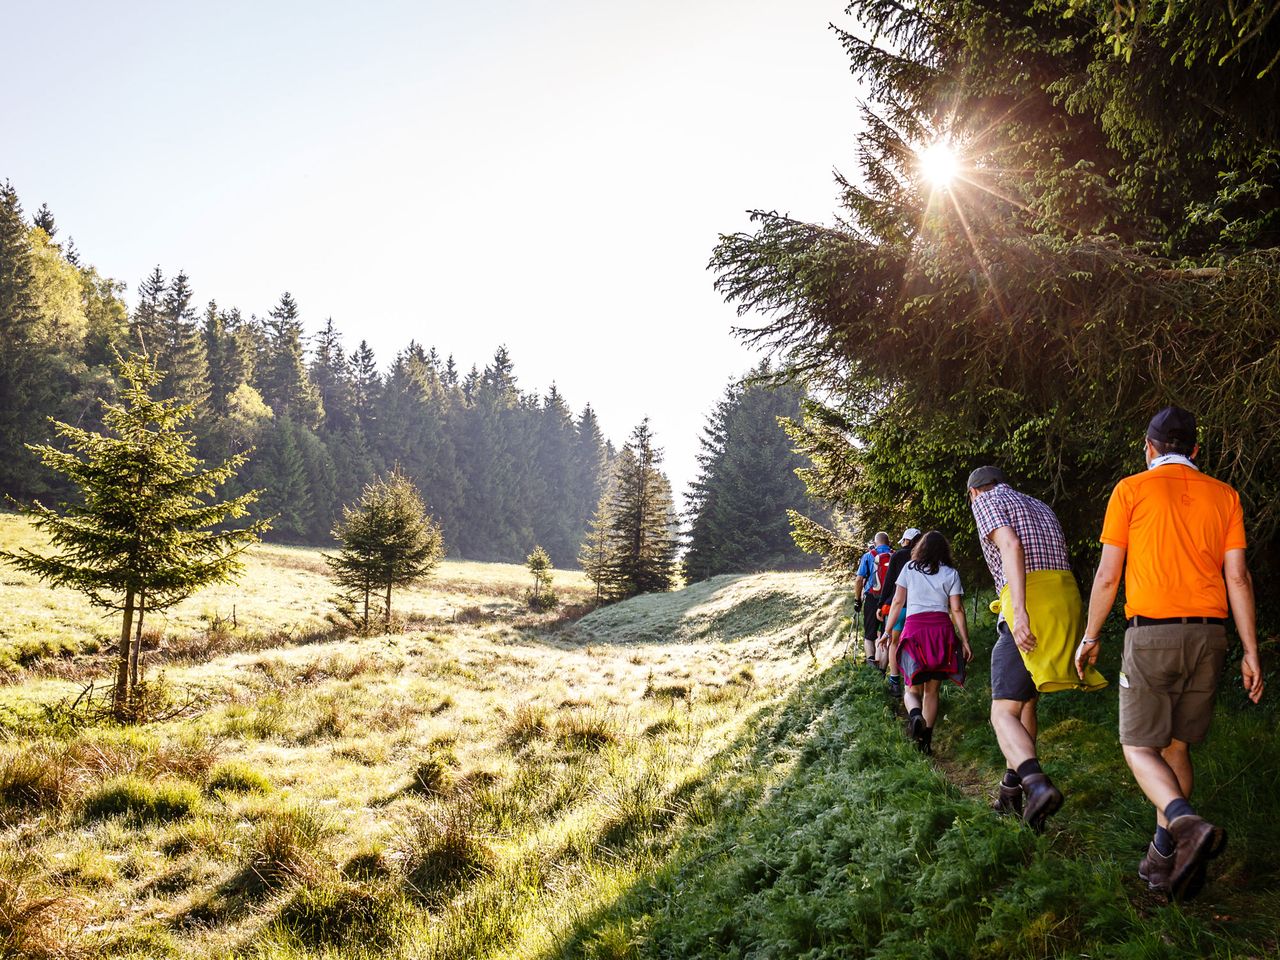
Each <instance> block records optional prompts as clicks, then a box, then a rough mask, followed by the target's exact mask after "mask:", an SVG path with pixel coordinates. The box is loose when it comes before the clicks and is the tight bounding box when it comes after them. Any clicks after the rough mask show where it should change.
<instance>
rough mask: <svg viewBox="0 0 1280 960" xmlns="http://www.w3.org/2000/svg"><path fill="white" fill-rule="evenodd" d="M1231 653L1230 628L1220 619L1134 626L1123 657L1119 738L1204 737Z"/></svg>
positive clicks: (1132, 741) (1133, 743)
mask: <svg viewBox="0 0 1280 960" xmlns="http://www.w3.org/2000/svg"><path fill="white" fill-rule="evenodd" d="M1226 658H1227V630H1226V628H1225V627H1223V626H1221V625H1219V624H1216V623H1170V624H1156V625H1154V626H1146V627H1130V628H1129V629H1127V630H1126V631H1125V632H1124V656H1123V658H1122V659H1121V661H1120V742H1121V743H1122V744H1125V745H1126V746H1130V747H1167V746H1168V745H1169V741H1170V740H1171V739H1172V740H1181V741H1183V742H1184V743H1200V742H1201V741H1203V740H1204V738H1205V734H1206V733H1208V731H1209V721H1210V720H1212V719H1213V701H1214V698H1215V696H1216V695H1217V691H1218V681H1219V680H1220V679H1221V677H1222V665H1223V662H1224V661H1225V660H1226Z"/></svg>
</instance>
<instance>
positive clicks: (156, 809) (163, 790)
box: [84, 774, 203, 823]
mask: <svg viewBox="0 0 1280 960" xmlns="http://www.w3.org/2000/svg"><path fill="white" fill-rule="evenodd" d="M202 800H203V798H202V797H201V795H200V788H199V787H197V786H196V785H195V784H194V783H188V782H184V781H168V780H166V781H161V782H158V783H157V782H155V781H152V780H146V779H143V778H142V777H138V776H134V775H132V774H130V775H127V776H123V777H117V778H115V779H113V780H108V781H107V782H106V783H104V784H102V785H101V786H100V787H98V788H97V789H96V790H94V791H93V792H92V793H90V794H89V795H88V796H87V797H86V798H85V801H84V815H85V817H87V818H88V819H90V820H101V819H104V818H106V817H119V816H124V817H128V818H129V819H131V820H134V821H137V822H139V823H150V822H162V823H164V822H169V821H172V820H181V819H183V818H185V817H190V816H193V815H194V814H196V813H199V812H200V808H201V804H202Z"/></svg>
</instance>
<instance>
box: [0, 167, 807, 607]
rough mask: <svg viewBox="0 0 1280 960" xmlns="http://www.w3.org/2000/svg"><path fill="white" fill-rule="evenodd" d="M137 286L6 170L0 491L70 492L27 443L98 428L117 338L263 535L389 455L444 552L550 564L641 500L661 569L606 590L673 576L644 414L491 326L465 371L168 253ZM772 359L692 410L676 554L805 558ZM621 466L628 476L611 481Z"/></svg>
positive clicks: (601, 553) (364, 479) (51, 495)
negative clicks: (418, 498) (699, 433)
mask: <svg viewBox="0 0 1280 960" xmlns="http://www.w3.org/2000/svg"><path fill="white" fill-rule="evenodd" d="M134 301H135V302H134V305H133V307H132V309H130V308H129V306H128V305H127V303H126V301H125V287H124V284H122V283H119V282H117V281H115V280H112V279H110V278H107V277H105V276H103V275H102V274H101V273H99V271H98V270H97V269H95V268H94V267H93V266H91V265H89V264H88V263H86V262H84V261H83V260H82V257H81V254H80V252H79V251H78V250H77V249H76V246H75V243H74V241H73V240H71V239H70V238H67V239H65V240H64V239H63V237H62V233H61V231H60V229H59V226H58V224H57V223H56V222H55V219H54V216H53V214H52V213H51V212H50V210H49V208H48V207H47V206H42V207H41V208H40V209H39V210H38V211H37V212H36V213H35V214H34V215H33V216H32V217H30V218H29V219H28V217H27V216H26V215H25V213H24V210H23V207H22V204H21V202H20V198H19V196H18V194H17V192H16V190H15V189H14V188H13V187H12V186H11V185H9V184H7V183H6V184H4V186H3V188H0V451H3V456H0V493H3V494H6V495H8V496H9V497H12V498H13V499H14V500H16V501H18V502H26V501H30V500H32V499H34V498H42V499H46V500H57V499H62V498H66V497H67V496H69V495H71V494H72V491H71V490H69V489H68V488H66V487H65V486H64V485H63V484H64V481H63V480H62V479H60V478H59V477H58V476H57V475H56V474H54V473H50V472H49V471H46V470H44V469H42V468H41V466H40V464H39V461H38V459H37V458H36V456H35V455H34V454H33V453H32V452H31V451H30V450H29V449H28V448H27V444H31V443H41V442H46V441H48V440H49V439H50V438H51V436H52V428H51V423H50V418H53V419H55V420H60V421H64V422H66V423H69V424H72V425H74V426H77V427H80V428H83V429H88V430H98V429H100V428H101V427H102V412H103V408H102V403H101V401H102V400H108V401H110V400H114V399H116V397H117V396H118V393H119V390H120V384H119V382H118V376H117V371H116V354H117V352H120V353H124V354H128V353H132V352H136V351H139V350H145V351H146V353H147V354H148V355H149V356H150V357H151V359H152V360H153V361H154V363H155V365H156V366H157V367H158V368H159V369H160V370H161V371H162V372H163V374H164V377H163V380H162V381H161V382H160V384H159V386H158V387H157V391H158V397H159V398H160V399H175V400H179V401H181V402H183V403H188V404H191V405H192V406H193V408H194V411H195V412H194V417H193V418H192V420H191V422H190V423H189V424H188V425H187V428H188V429H189V430H190V431H191V433H192V434H193V435H194V437H195V439H196V454H197V455H198V456H199V457H200V458H202V459H203V460H206V461H209V462H215V463H217V462H222V461H224V460H226V459H227V458H229V457H233V456H235V455H237V454H240V453H244V452H246V451H251V455H250V456H249V458H248V460H247V464H246V466H245V467H244V468H243V469H242V470H240V472H239V473H238V474H237V475H236V476H235V478H234V479H233V480H232V481H231V482H230V484H229V486H228V490H227V494H228V495H230V496H238V495H240V494H243V493H245V492H247V491H249V490H261V496H260V498H259V499H258V501H257V503H256V504H255V505H254V508H253V510H254V514H255V516H258V517H270V518H272V523H271V529H270V532H269V533H268V536H270V537H271V538H273V539H276V540H280V541H284V542H293V543H311V544H324V543H330V542H332V532H333V529H334V525H335V523H336V522H337V521H338V520H339V519H340V518H341V516H342V508H343V506H344V505H346V504H350V503H353V502H355V501H356V500H358V499H359V498H360V496H361V495H362V491H364V489H365V487H366V485H368V484H369V483H370V482H372V481H374V480H375V479H376V478H379V477H383V476H386V475H387V474H388V473H389V472H390V471H393V470H398V471H399V473H400V474H402V475H403V476H405V477H407V478H408V479H409V480H411V481H412V483H413V485H414V486H415V487H416V488H417V489H418V490H420V491H421V493H422V495H423V498H424V500H425V501H426V505H427V507H428V509H429V510H430V512H431V514H432V516H433V517H434V518H435V520H436V521H437V522H438V523H439V524H440V526H441V528H442V530H443V532H444V537H445V544H446V547H447V549H448V551H449V553H450V554H452V555H454V556H462V557H466V558H468V559H474V560H502V561H522V560H523V559H524V558H525V557H526V555H528V553H529V552H530V551H531V550H532V549H533V548H534V547H535V546H536V545H540V546H541V547H542V548H543V549H544V550H545V551H546V552H547V554H548V555H549V556H550V558H551V561H552V562H553V563H554V564H555V565H556V566H559V567H569V566H574V565H576V564H578V563H579V562H581V563H582V564H583V565H584V566H587V567H595V568H598V569H601V568H602V564H603V565H604V566H609V565H610V564H612V567H618V564H619V563H621V561H618V560H617V557H618V556H621V555H622V554H620V553H618V552H617V550H615V551H614V554H613V555H612V556H613V557H614V559H613V560H610V561H609V564H605V563H604V560H603V559H602V558H604V557H605V555H606V553H607V552H608V549H613V548H612V547H610V548H608V549H606V548H607V544H606V540H608V539H609V538H612V541H619V542H620V541H621V540H623V539H627V538H630V539H631V540H632V541H634V538H635V534H634V529H633V530H632V533H630V534H626V535H625V536H624V534H623V533H622V532H621V531H622V529H623V526H624V525H625V522H624V520H623V519H622V518H621V517H620V516H619V511H622V510H624V509H626V510H629V509H633V508H635V507H636V504H639V503H644V504H645V507H644V508H643V510H642V511H641V513H642V514H643V515H644V517H645V520H644V523H646V524H650V525H651V529H650V530H649V534H648V536H651V537H652V538H653V543H652V544H649V543H647V542H646V544H645V546H644V549H643V550H641V549H640V548H634V549H632V550H631V552H632V553H633V554H637V555H638V554H641V553H643V554H644V555H645V557H647V558H649V559H646V560H644V561H643V563H644V564H647V563H650V562H657V561H653V560H652V558H660V560H661V562H658V563H657V567H659V568H661V570H662V571H666V572H663V573H661V574H654V573H653V572H652V571H650V572H645V571H643V570H642V571H639V572H637V571H635V570H629V568H628V569H626V570H624V569H623V567H625V566H626V564H623V565H622V567H618V569H613V570H612V573H609V572H607V571H606V580H608V581H609V583H606V585H605V587H603V588H602V596H604V597H610V596H618V595H626V594H628V593H631V592H634V591H635V590H636V589H638V588H639V585H640V584H644V585H647V587H646V588H648V589H654V588H664V587H665V586H666V585H669V584H670V583H671V582H672V580H671V576H672V575H673V574H674V571H675V566H676V554H677V547H678V545H679V542H680V541H679V530H678V529H677V528H678V521H679V518H678V516H677V515H676V512H675V506H674V497H673V494H672V491H671V489H670V484H669V482H668V481H667V479H666V476H665V475H664V474H662V473H661V471H660V470H659V469H657V467H656V466H654V465H652V464H649V463H647V461H645V458H646V457H648V456H649V454H648V453H647V452H646V451H648V450H649V449H650V448H653V451H654V453H655V455H656V459H655V461H654V463H655V464H656V463H660V461H661V450H660V448H658V447H657V446H656V443H655V439H654V437H653V436H652V433H651V431H650V430H649V428H648V426H647V424H645V425H642V426H643V429H642V430H641V434H642V436H643V441H642V443H641V444H640V446H638V447H636V448H635V449H633V450H632V451H630V453H629V454H628V451H627V449H626V448H625V447H624V448H623V449H622V450H621V451H619V450H616V449H615V448H614V446H613V444H612V443H611V442H610V441H609V440H608V439H606V438H605V436H604V434H603V431H602V429H601V427H600V423H599V420H598V418H597V416H596V413H595V411H594V410H593V409H592V407H591V405H590V404H587V405H585V406H583V407H582V408H581V409H580V410H577V411H575V410H573V409H572V408H571V407H570V406H569V403H568V401H567V400H566V399H565V397H564V395H563V394H561V393H560V391H559V390H558V389H557V388H556V387H555V385H554V384H553V385H552V386H551V388H550V389H549V390H547V391H546V392H545V393H542V394H539V393H534V392H527V391H524V390H522V389H521V388H520V387H519V385H518V382H517V379H516V375H515V371H514V365H513V362H512V358H511V356H510V355H509V353H508V352H507V350H506V349H505V348H503V347H500V348H498V350H497V351H496V352H495V353H494V355H493V357H492V359H491V360H490V361H489V362H488V363H487V364H486V365H485V366H484V367H483V368H480V367H477V366H472V367H470V368H469V369H467V370H465V371H463V370H461V369H460V368H459V366H458V364H457V363H456V361H455V360H454V358H453V356H451V355H442V354H441V353H440V352H439V351H438V350H437V349H436V348H435V347H428V346H424V345H422V344H420V343H418V342H410V343H409V344H408V345H407V346H406V347H405V348H404V349H402V350H401V351H400V352H399V353H398V354H397V355H396V356H395V357H394V358H392V359H391V362H390V364H389V365H387V366H386V367H385V368H384V367H383V366H382V365H380V363H379V360H378V358H377V357H376V356H375V354H374V352H373V350H372V348H370V346H369V344H368V343H367V342H366V341H364V340H362V341H360V342H359V343H358V344H356V345H355V346H354V347H349V345H348V344H346V343H344V341H343V337H342V334H341V333H340V331H339V330H338V328H337V327H336V326H335V324H334V322H333V320H332V319H329V320H326V321H325V323H324V324H323V326H322V327H321V328H320V329H319V331H318V332H317V333H315V334H314V335H313V336H311V337H308V336H306V335H305V333H304V326H303V315H302V310H301V308H300V306H299V304H298V303H297V301H296V300H295V299H294V298H293V297H292V296H291V295H290V294H289V293H287V292H286V293H284V294H283V295H282V296H281V297H280V300H279V302H278V303H276V304H275V306H274V307H272V309H271V310H270V311H269V312H268V313H267V314H266V315H265V316H257V315H253V314H250V315H248V316H246V315H244V314H242V313H241V311H240V310H239V309H237V308H235V307H231V306H225V305H223V304H219V303H218V302H216V301H214V300H209V301H207V302H204V303H203V304H201V302H200V301H198V300H197V298H196V292H195V289H194V286H193V284H192V281H191V278H190V277H189V276H188V275H187V274H186V273H185V272H183V271H181V270H179V271H177V272H175V273H172V274H169V275H166V273H165V272H164V271H163V270H162V269H161V268H160V267H156V269H155V270H153V271H152V272H151V273H150V274H149V275H148V276H146V277H145V278H144V279H143V280H142V282H141V283H140V284H139V285H138V288H137V290H136V296H135V297H134ZM770 373H771V371H770V370H769V367H768V366H767V364H766V365H762V366H760V367H758V368H756V369H755V370H753V371H751V372H750V374H749V375H748V376H747V378H746V379H745V380H744V381H743V382H735V383H733V384H731V385H730V386H729V387H728V388H727V389H726V391H725V394H724V396H723V397H722V398H721V401H720V403H719V404H718V405H717V407H716V408H715V410H713V411H712V413H711V415H710V416H709V417H708V420H707V426H706V432H705V434H704V437H703V449H702V454H701V456H700V462H699V471H700V475H699V477H698V479H697V480H696V481H695V483H694V486H693V489H692V490H691V495H690V509H689V512H688V514H687V517H686V519H687V521H688V524H689V527H690V533H689V537H688V541H687V543H688V546H689V558H690V561H689V565H688V569H687V571H686V576H689V577H692V578H694V579H701V578H703V577H707V576H713V575H715V574H717V573H725V572H733V571H747V570H755V569H764V568H770V567H778V566H799V565H805V564H806V563H807V562H808V561H807V558H806V557H805V555H803V554H802V553H800V551H799V550H798V548H797V547H796V546H795V544H794V543H793V542H792V540H791V537H790V533H789V529H788V525H787V520H786V512H787V510H788V509H798V508H801V507H802V506H803V505H804V504H805V503H807V501H806V499H805V494H804V486H803V484H802V483H801V482H800V481H799V479H798V478H797V477H796V475H795V470H796V468H797V467H798V466H801V465H802V462H803V461H802V460H801V459H800V458H799V457H798V456H797V455H796V454H794V453H792V452H791V451H790V449H789V446H788V441H787V440H786V437H785V436H784V434H783V432H782V430H781V428H780V426H779V423H778V418H779V417H797V416H798V415H799V412H800V401H801V398H802V391H801V390H800V389H799V388H798V387H795V386H787V385H777V384H771V383H768V382H766V381H767V380H768V378H769V376H770ZM633 439H634V438H633ZM637 456H638V457H639V458H640V460H641V461H645V462H642V463H640V464H639V465H637V463H635V462H633V460H635V458H636V457H637ZM646 470H648V471H650V472H651V473H652V477H650V479H651V480H652V484H650V483H649V481H648V480H643V478H644V477H646V476H648V475H647V474H645V472H644V471H646ZM637 471H639V472H637ZM636 477H640V478H642V480H643V482H641V483H640V486H639V487H637V488H636V489H634V490H630V492H628V489H629V488H628V485H629V484H632V485H634V483H635V482H637V481H636V480H635V478H636ZM655 492H656V496H657V499H654V497H655ZM810 509H811V507H810ZM638 515H639V514H637V516H638ZM639 522H640V521H635V522H632V527H633V528H634V527H636V525H637V524H638V523H639ZM610 529H612V530H613V532H612V533H610V534H608V536H607V537H606V534H605V531H606V530H610ZM614 547H617V544H616V543H615V544H614ZM623 552H624V553H625V551H623ZM642 566H643V564H642ZM612 567H611V568H610V569H612ZM637 578H638V579H637Z"/></svg>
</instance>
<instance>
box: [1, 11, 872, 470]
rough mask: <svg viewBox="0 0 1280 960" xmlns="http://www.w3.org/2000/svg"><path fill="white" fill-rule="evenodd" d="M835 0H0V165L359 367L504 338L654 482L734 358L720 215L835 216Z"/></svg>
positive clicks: (842, 112) (86, 229)
mask: <svg viewBox="0 0 1280 960" xmlns="http://www.w3.org/2000/svg"><path fill="white" fill-rule="evenodd" d="M842 8H843V3H842V0H648V2H645V3H637V2H631V3H622V2H618V0H591V2H586V0H543V2H540V3H532V2H523V3H521V2H509V0H494V2H490V3H486V4H477V3H459V2H452V3H438V2H407V0H405V2H401V0H363V2H350V0H348V2H346V3H341V4H339V3H332V2H327V0H309V2H305V3H303V2H296V3H286V2H219V3H217V4H213V3H203V4H186V3H150V2H146V3H144V2H120V3H101V2H92V3H89V2H64V3H58V4H50V3H36V2H32V0H25V2H17V3H12V4H6V10H5V12H4V15H3V20H2V21H0V22H2V23H3V28H4V32H5V34H6V35H7V40H6V43H5V53H4V56H3V57H2V58H0V82H2V83H3V88H4V89H5V90H6V91H8V93H7V95H6V96H5V97H4V98H3V99H2V100H0V136H2V137H3V140H0V177H5V178H8V179H10V180H11V181H12V182H13V185H14V187H15V188H16V189H17V190H18V193H19V195H20V196H21V197H22V199H23V202H24V204H25V205H26V207H27V210H28V213H32V212H34V211H35V210H36V209H37V208H38V207H39V205H40V204H41V203H44V202H47V203H48V204H49V206H50V208H51V209H52V210H53V213H54V215H55V217H56V218H57V221H58V224H59V228H60V239H65V237H66V235H68V234H70V235H72V236H73V237H74V238H75V241H76V245H77V247H78V248H79V249H80V250H81V252H82V254H83V255H84V257H85V258H86V259H87V260H88V261H89V262H92V263H94V264H95V265H96V266H97V267H98V268H99V269H100V270H102V271H103V272H104V273H106V274H108V275H110V276H113V277H116V278H117V279H120V280H123V281H125V282H126V283H128V285H129V290H130V298H132V294H133V290H134V288H135V287H136V285H137V282H138V281H139V280H140V279H141V278H142V276H143V275H144V274H145V273H146V272H148V271H149V270H150V268H151V267H152V266H154V265H155V264H157V263H158V264H160V265H161V267H162V268H163V269H164V270H165V272H166V274H171V273H173V272H176V271H177V270H178V269H184V270H186V271H187V273H188V274H189V275H190V277H191V279H192V282H193V285H194V287H195V290H196V295H197V299H198V300H200V301H201V302H202V303H203V302H204V301H207V300H208V299H210V298H214V299H216V300H218V302H219V303H221V304H224V305H227V306H238V307H240V309H241V310H242V311H244V312H245V313H246V314H247V313H251V312H256V313H258V314H259V315H261V314H263V313H265V312H266V311H267V310H269V309H270V307H271V306H272V304H274V303H275V301H276V300H278V299H279V296H280V294H281V292H283V291H284V290H289V291H291V292H292V293H293V295H294V297H295V298H296V299H297V300H298V302H299V304H300V306H301V309H302V311H303V315H304V319H305V321H306V323H307V326H308V329H309V330H315V329H316V328H317V327H318V326H319V325H320V324H321V323H322V322H323V320H324V318H325V317H327V316H332V317H333V319H334V322H335V324H336V325H337V327H338V328H339V329H340V330H341V331H342V332H343V333H344V335H345V337H346V340H347V347H348V349H350V348H351V347H353V346H354V345H355V344H356V343H357V342H358V341H359V340H360V339H361V338H362V337H363V338H366V339H368V340H369V342H370V343H371V344H372V346H373V347H374V349H375V350H376V351H377V353H378V356H379V359H380V361H381V362H382V363H383V364H384V365H385V364H386V363H387V362H389V361H390V359H391V357H392V356H393V354H394V353H395V352H396V351H397V350H398V349H399V348H401V347H402V346H404V345H405V344H406V343H407V342H408V341H409V340H410V339H411V338H413V339H417V340H418V341H420V342H422V343H424V344H427V345H435V346H436V347H437V348H438V349H439V350H440V351H441V353H442V354H448V353H453V354H454V355H455V357H456V358H457V360H458V363H459V365H460V366H461V367H462V368H463V369H464V370H465V369H466V368H467V367H469V366H470V365H471V364H472V363H476V364H479V365H480V366H483V365H484V363H485V362H486V361H487V360H488V358H489V357H491V356H492V354H493V351H494V349H495V348H496V347H497V346H498V345H499V344H506V345H507V347H508V348H509V350H510V351H511V354H512V357H513V359H514V361H515V365H516V374H517V375H518V377H519V378H520V384H521V386H522V387H523V388H524V389H526V390H538V391H543V390H545V389H546V387H547V386H548V385H549V384H550V383H551V382H552V381H553V380H554V381H555V382H557V383H558V385H559V387H560V389H561V391H562V392H563V393H565V395H566V396H567V398H568V400H569V402H570V403H571V404H572V405H573V407H574V408H575V410H579V409H581V407H582V406H583V405H584V404H585V403H587V402H590V403H592V404H593V405H594V406H595V408H596V409H597V411H598V413H599V414H600V418H601V421H602V423H603V426H604V428H605V430H606V433H607V434H608V435H609V436H610V437H611V438H612V439H613V440H614V441H615V442H617V443H619V444H620V443H621V442H622V441H624V440H625V439H626V436H627V434H628V432H629V431H630V429H631V427H632V426H634V424H635V423H637V422H638V421H639V420H640V419H641V418H642V417H644V416H646V415H647V416H649V417H651V418H652V421H653V425H654V429H655V431H656V433H657V438H658V441H659V443H660V444H662V445H663V446H664V447H665V448H666V451H667V468H668V472H669V474H670V475H671V478H672V481H673V483H674V485H675V486H676V489H677V491H678V492H683V490H684V488H685V487H686V485H687V484H688V482H689V480H690V479H691V478H692V476H693V474H694V455H695V453H696V450H697V437H698V434H699V432H700V430H701V426H702V423H703V419H704V417H705V415H706V413H707V412H708V410H709V409H710V408H711V406H712V404H713V403H714V401H715V399H716V398H717V397H718V396H719V394H720V392H721V391H722V389H723V388H724V386H725V384H726V383H727V382H728V380H729V379H730V377H732V376H735V375H737V374H740V373H742V372H744V371H745V370H746V369H747V368H748V367H749V366H750V365H751V364H752V363H753V362H754V360H755V359H756V358H755V357H753V356H752V355H750V354H749V353H748V352H747V351H746V350H745V349H744V348H743V347H742V346H741V345H740V344H739V343H738V342H737V341H736V340H735V339H734V338H733V337H732V336H731V334H730V327H731V326H732V325H733V324H734V323H735V322H736V318H735V316H734V312H733V310H732V308H730V307H729V306H728V305H726V304H724V303H723V302H722V301H721V300H720V298H719V297H718V296H717V295H716V294H715V292H714V291H713V290H712V288H711V284H712V279H713V278H712V275H711V274H710V273H708V272H707V271H706V262H707V259H708V257H709V255H710V252H711V248H712V246H713V245H714V243H715V241H716V237H717V234H719V233H720V232H732V231H734V230H739V229H744V228H745V227H746V226H747V218H746V215H745V210H746V209H748V208H751V207H762V208H768V209H775V208H776V209H779V210H783V211H790V212H791V213H792V214H794V215H796V216H800V217H804V218H807V219H811V220H830V218H831V213H832V211H833V210H834V209H835V207H836V189H835V186H834V183H833V179H832V169H833V168H836V167H838V168H840V169H843V170H845V171H847V172H850V173H852V172H853V170H852V168H853V166H854V164H853V155H854V146H855V143H854V123H855V106H856V98H857V96H858V89H857V86H856V84H855V81H854V80H853V78H852V77H851V76H850V74H849V72H848V67H847V61H846V59H845V57H844V54H843V52H842V51H841V49H840V46H839V43H838V41H837V39H836V37H835V36H834V34H832V33H831V31H830V30H828V29H827V24H828V23H829V22H831V21H833V20H834V21H836V22H844V17H843V13H842Z"/></svg>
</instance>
